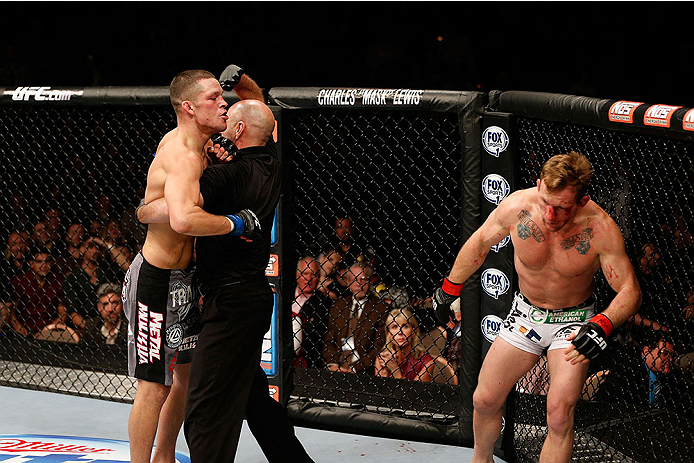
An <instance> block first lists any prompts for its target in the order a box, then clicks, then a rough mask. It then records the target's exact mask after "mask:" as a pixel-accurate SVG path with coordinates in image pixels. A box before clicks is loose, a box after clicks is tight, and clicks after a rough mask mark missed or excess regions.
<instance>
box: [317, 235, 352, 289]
mask: <svg viewBox="0 0 694 463" xmlns="http://www.w3.org/2000/svg"><path fill="white" fill-rule="evenodd" d="M341 260H342V257H341V256H340V254H338V253H337V251H335V250H334V249H332V248H329V249H328V250H326V251H325V252H322V253H321V254H320V255H319V256H318V264H319V265H320V274H319V281H318V291H320V292H321V294H323V295H324V296H329V297H330V298H331V299H332V300H334V301H336V300H338V299H339V298H340V297H343V296H346V295H347V294H346V292H345V291H349V290H348V289H347V287H346V286H342V285H338V284H337V283H336V281H335V280H336V278H337V266H338V265H339V264H340V262H341Z"/></svg>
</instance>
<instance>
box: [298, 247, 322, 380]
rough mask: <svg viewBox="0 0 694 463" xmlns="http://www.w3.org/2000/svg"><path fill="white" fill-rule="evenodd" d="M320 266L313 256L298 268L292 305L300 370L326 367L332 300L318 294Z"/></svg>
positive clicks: (304, 259)
mask: <svg viewBox="0 0 694 463" xmlns="http://www.w3.org/2000/svg"><path fill="white" fill-rule="evenodd" d="M319 274H320V266H319V263H318V260H316V259H315V258H314V257H312V256H305V257H302V258H301V259H300V260H299V262H298V264H297V266H296V288H295V290H294V301H293V302H292V326H293V332H294V351H295V354H296V358H295V362H294V364H295V365H296V366H304V367H312V368H319V367H322V366H323V357H322V354H323V340H324V338H325V333H326V332H327V330H328V312H329V309H330V304H331V302H332V301H331V299H330V298H329V297H328V296H325V295H323V294H322V293H321V292H320V291H318V290H317V288H318V284H319Z"/></svg>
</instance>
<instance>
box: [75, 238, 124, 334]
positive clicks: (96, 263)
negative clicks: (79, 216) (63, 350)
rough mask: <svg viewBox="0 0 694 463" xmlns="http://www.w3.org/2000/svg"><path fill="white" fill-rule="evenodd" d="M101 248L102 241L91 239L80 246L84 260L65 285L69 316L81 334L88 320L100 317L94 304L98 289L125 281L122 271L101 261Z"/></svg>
mask: <svg viewBox="0 0 694 463" xmlns="http://www.w3.org/2000/svg"><path fill="white" fill-rule="evenodd" d="M99 245H102V246H103V245H104V242H103V241H102V240H101V239H100V238H94V237H90V238H87V239H86V240H84V242H83V243H82V244H81V246H80V253H81V255H82V260H81V261H80V264H79V266H78V267H77V268H75V270H74V271H73V272H72V273H71V274H70V275H69V276H68V277H67V279H66V280H65V283H64V285H63V288H64V291H65V301H66V303H67V311H68V314H69V316H70V319H71V320H72V323H73V325H74V326H75V328H77V329H79V330H83V329H84V327H85V320H86V319H87V318H91V317H95V316H98V315H99V314H98V312H97V311H96V310H95V308H94V303H93V301H94V300H96V289H97V288H98V287H99V285H101V284H103V283H107V282H111V281H117V282H121V281H123V272H122V270H121V269H120V268H119V267H117V266H115V265H112V264H110V263H109V262H107V261H105V260H104V259H103V258H102V250H101V248H100V246H99ZM107 250H108V248H107ZM108 252H112V250H111V251H108Z"/></svg>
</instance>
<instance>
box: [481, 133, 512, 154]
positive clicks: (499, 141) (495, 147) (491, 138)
mask: <svg viewBox="0 0 694 463" xmlns="http://www.w3.org/2000/svg"><path fill="white" fill-rule="evenodd" d="M508 142H509V137H508V134H507V133H506V131H504V129H502V128H501V127H497V126H496V125H492V126H490V127H487V128H486V129H485V130H484V132H483V133H482V146H483V147H484V150H485V151H486V152H487V153H489V154H491V155H492V156H494V157H495V158H498V157H499V155H500V154H501V153H502V152H504V151H506V148H508Z"/></svg>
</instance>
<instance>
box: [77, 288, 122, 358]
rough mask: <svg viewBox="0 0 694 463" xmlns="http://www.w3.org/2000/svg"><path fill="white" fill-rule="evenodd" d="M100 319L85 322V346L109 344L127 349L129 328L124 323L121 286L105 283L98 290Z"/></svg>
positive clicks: (83, 340)
mask: <svg viewBox="0 0 694 463" xmlns="http://www.w3.org/2000/svg"><path fill="white" fill-rule="evenodd" d="M96 297H97V299H96V308H97V309H98V311H99V316H98V317H91V318H88V319H87V320H86V322H85V327H84V332H83V335H82V342H84V343H85V344H100V345H103V344H109V345H114V344H115V345H119V346H123V347H125V346H126V345H127V343H128V329H127V328H128V327H127V323H125V322H123V320H124V318H123V303H122V302H121V299H120V298H121V285H119V284H116V283H104V284H102V285H100V286H99V288H98V289H97V290H96Z"/></svg>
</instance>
